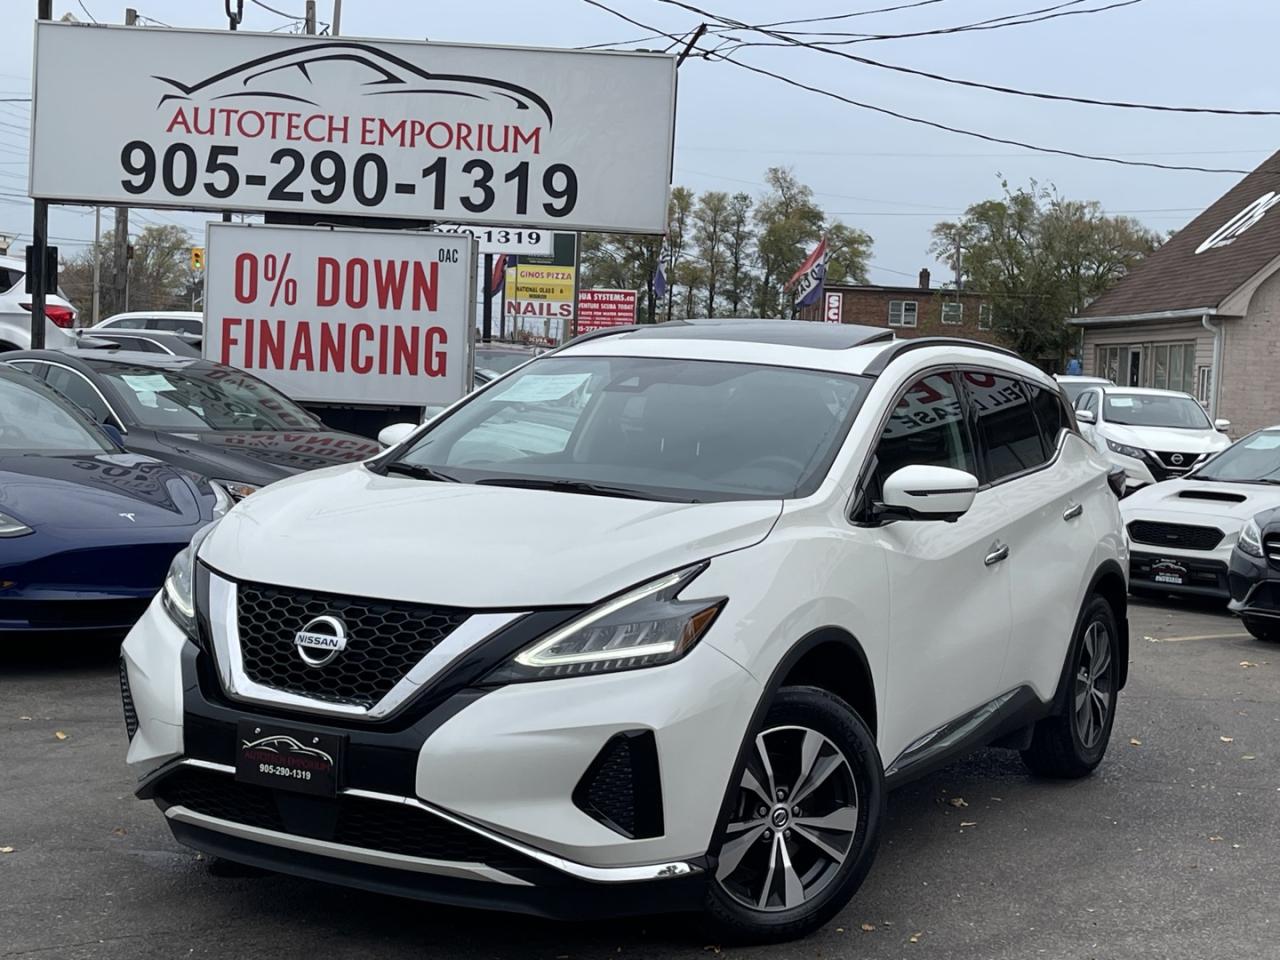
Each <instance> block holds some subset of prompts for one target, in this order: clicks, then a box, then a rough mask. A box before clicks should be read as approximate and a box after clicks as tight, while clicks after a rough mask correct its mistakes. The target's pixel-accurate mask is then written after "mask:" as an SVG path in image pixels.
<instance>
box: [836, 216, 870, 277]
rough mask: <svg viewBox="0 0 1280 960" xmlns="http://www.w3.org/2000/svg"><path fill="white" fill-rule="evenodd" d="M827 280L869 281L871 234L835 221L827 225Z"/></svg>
mask: <svg viewBox="0 0 1280 960" xmlns="http://www.w3.org/2000/svg"><path fill="white" fill-rule="evenodd" d="M826 236H827V253H828V257H827V282H828V283H869V282H870V280H869V279H868V277H867V262H868V261H869V260H870V259H871V245H872V240H871V234H869V233H867V232H866V231H864V230H859V229H858V228H857V227H851V226H849V225H848V224H844V223H840V222H839V221H835V222H833V223H830V224H828V225H827V231H826Z"/></svg>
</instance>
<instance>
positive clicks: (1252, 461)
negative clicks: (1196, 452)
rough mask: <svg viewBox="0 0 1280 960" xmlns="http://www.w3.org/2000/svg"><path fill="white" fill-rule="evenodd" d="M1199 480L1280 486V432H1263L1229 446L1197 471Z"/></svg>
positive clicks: (1196, 474)
mask: <svg viewBox="0 0 1280 960" xmlns="http://www.w3.org/2000/svg"><path fill="white" fill-rule="evenodd" d="M1195 476H1196V477H1197V478H1198V479H1200V480H1228V481H1230V480H1236V481H1244V482H1246V483H1248V482H1252V483H1267V482H1275V483H1280V430H1262V431H1260V432H1258V433H1255V434H1253V435H1251V436H1248V437H1245V438H1244V439H1243V440H1241V441H1240V442H1239V443H1237V444H1234V445H1233V446H1230V447H1228V448H1227V449H1226V450H1223V451H1222V453H1220V454H1218V455H1217V456H1216V457H1214V458H1213V459H1212V460H1211V461H1209V462H1208V463H1206V464H1205V465H1204V466H1203V467H1201V468H1200V469H1199V470H1197V471H1196V472H1195Z"/></svg>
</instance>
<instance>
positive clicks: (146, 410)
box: [95, 363, 320, 431]
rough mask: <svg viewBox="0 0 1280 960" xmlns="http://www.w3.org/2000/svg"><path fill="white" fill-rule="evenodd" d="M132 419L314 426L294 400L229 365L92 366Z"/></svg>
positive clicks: (218, 425) (198, 425)
mask: <svg viewBox="0 0 1280 960" xmlns="http://www.w3.org/2000/svg"><path fill="white" fill-rule="evenodd" d="M95 366H96V369H97V371H98V373H100V374H101V375H102V376H103V377H105V378H106V379H107V380H108V381H109V382H110V384H111V386H113V387H115V389H116V392H117V393H119V394H120V396H121V397H122V398H123V399H124V402H125V405H126V406H127V407H128V408H129V412H130V413H131V414H132V415H133V419H134V420H136V421H137V422H138V423H139V424H141V425H142V426H144V427H147V428H149V429H152V430H167V431H182V430H201V431H203V430H318V429H320V423H319V422H318V421H317V420H316V419H315V418H314V417H313V416H311V414H309V413H307V411H305V410H303V409H302V408H301V407H299V406H298V405H297V404H296V403H294V402H293V401H292V400H290V399H289V398H288V397H286V396H285V395H284V394H282V393H279V392H277V391H276V390H274V389H273V388H271V387H269V386H267V385H266V384H265V383H263V382H262V381H261V380H257V379H255V378H253V377H251V376H249V375H248V374H247V373H242V372H241V371H239V370H233V369H232V368H230V367H206V368H204V369H201V368H199V367H187V368H175V369H165V368H163V367H145V366H134V365H132V364H127V363H102V364H97V365H95Z"/></svg>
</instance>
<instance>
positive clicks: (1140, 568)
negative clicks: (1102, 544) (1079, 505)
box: [1120, 426, 1280, 600]
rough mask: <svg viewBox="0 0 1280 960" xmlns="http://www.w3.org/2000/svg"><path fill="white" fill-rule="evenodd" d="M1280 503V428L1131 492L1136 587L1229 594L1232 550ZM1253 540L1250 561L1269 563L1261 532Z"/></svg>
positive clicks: (1125, 512)
mask: <svg viewBox="0 0 1280 960" xmlns="http://www.w3.org/2000/svg"><path fill="white" fill-rule="evenodd" d="M1276 507H1280V426H1275V427H1269V428H1268V429H1266V430H1259V431H1258V432H1257V433H1251V434H1249V436H1247V437H1245V438H1244V439H1243V440H1240V441H1239V442H1237V443H1235V444H1233V445H1232V446H1231V447H1230V448H1228V449H1227V450H1225V451H1223V452H1222V453H1220V454H1218V455H1217V456H1216V457H1214V458H1213V459H1212V460H1209V461H1208V462H1206V463H1205V464H1203V465H1202V466H1200V467H1199V468H1197V469H1195V470H1193V471H1191V473H1189V474H1187V475H1186V476H1185V477H1183V478H1181V479H1179V480H1166V481H1164V482H1163V483H1157V484H1154V485H1152V486H1148V487H1144V488H1143V489H1141V490H1139V491H1138V492H1137V493H1135V494H1133V495H1132V496H1129V497H1126V498H1125V499H1124V500H1122V501H1121V502H1120V513H1121V515H1122V516H1123V517H1124V522H1125V528H1126V529H1127V530H1128V532H1129V541H1130V543H1131V544H1132V548H1133V549H1132V550H1131V551H1130V554H1129V584H1130V589H1131V590H1132V592H1134V593H1144V592H1145V593H1181V594H1192V595H1195V596H1202V597H1209V598H1212V599H1216V600H1226V599H1227V597H1228V576H1227V567H1228V563H1230V564H1231V565H1232V569H1233V570H1234V567H1235V560H1234V559H1233V557H1234V555H1233V552H1232V551H1233V548H1234V547H1235V546H1236V543H1237V540H1239V542H1240V543H1241V544H1244V543H1245V542H1246V540H1247V537H1246V534H1245V530H1246V529H1247V528H1248V525H1249V523H1250V521H1251V520H1252V518H1253V517H1254V516H1255V515H1257V514H1259V513H1261V512H1263V511H1266V510H1270V509H1272V508H1276ZM1255 530H1256V527H1255ZM1253 540H1254V541H1255V542H1254V546H1253V548H1251V549H1250V550H1248V551H1246V556H1247V557H1248V558H1250V559H1249V560H1248V561H1247V562H1245V563H1244V565H1245V566H1258V565H1259V564H1260V565H1261V566H1263V567H1265V566H1266V563H1265V561H1261V552H1262V551H1261V546H1260V542H1259V538H1258V537H1257V535H1256V534H1255V535H1254V537H1253ZM1277 550H1278V551H1280V547H1278V548H1277ZM1232 580H1233V581H1234V576H1233V577H1232ZM1233 592H1234V591H1233ZM1240 599H1243V594H1241V596H1240ZM1277 599H1280V597H1278V598H1277Z"/></svg>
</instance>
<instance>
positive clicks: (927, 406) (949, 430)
mask: <svg viewBox="0 0 1280 960" xmlns="http://www.w3.org/2000/svg"><path fill="white" fill-rule="evenodd" d="M875 458H876V465H875V473H874V474H873V475H872V482H871V489H870V494H871V497H872V498H873V499H878V498H879V496H880V491H881V490H882V489H883V488H884V481H885V479H886V478H887V477H888V476H889V475H890V474H891V473H893V472H894V471H895V470H898V469H900V468H901V467H906V466H911V465H913V464H925V465H927V466H937V467H953V468H955V469H956V470H964V471H966V472H967V473H972V474H975V475H976V474H977V472H978V467H977V462H976V460H975V458H974V454H973V441H972V439H971V438H970V436H969V428H968V426H967V424H966V423H965V418H964V407H963V406H962V405H961V403H960V391H959V388H958V385H957V383H956V380H955V375H954V374H951V373H931V374H929V375H928V376H925V377H921V378H920V379H918V380H916V381H915V382H914V383H912V384H911V385H910V386H909V387H908V388H907V390H906V392H905V393H904V394H903V395H902V399H900V400H899V401H898V405H897V406H896V407H895V408H894V410H893V413H892V414H891V415H890V417H889V422H888V423H887V424H886V425H885V428H884V432H883V433H881V434H880V440H879V442H878V443H877V444H876V449H875Z"/></svg>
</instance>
